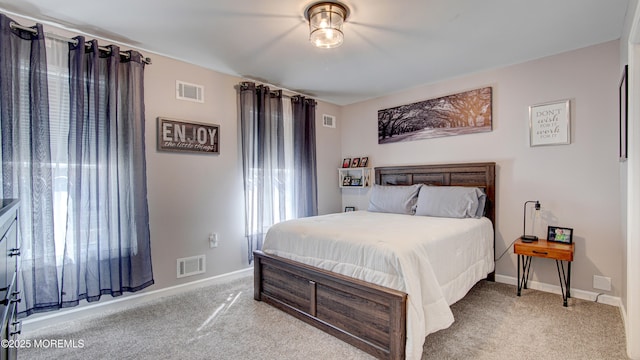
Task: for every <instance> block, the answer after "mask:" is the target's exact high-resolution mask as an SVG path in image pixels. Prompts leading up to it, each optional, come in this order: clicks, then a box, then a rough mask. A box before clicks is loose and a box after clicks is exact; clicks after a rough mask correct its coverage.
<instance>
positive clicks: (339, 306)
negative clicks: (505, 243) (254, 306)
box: [254, 163, 495, 359]
mask: <svg viewBox="0 0 640 360" xmlns="http://www.w3.org/2000/svg"><path fill="white" fill-rule="evenodd" d="M375 179H376V184H378V185H414V184H427V185H440V186H465V187H477V188H480V189H482V191H483V192H484V193H485V194H486V204H485V207H484V209H485V212H484V217H483V218H482V219H473V220H471V219H470V221H467V222H465V224H469V227H475V226H476V224H479V225H478V227H480V228H485V229H486V227H487V224H488V226H489V227H490V232H487V231H486V230H484V233H483V234H484V235H483V236H485V237H487V236H490V237H491V239H490V240H488V241H490V255H485V259H486V258H487V257H490V261H491V264H490V267H489V266H488V265H486V264H484V265H481V266H479V267H478V265H477V264H476V265H473V264H472V265H469V269H472V268H473V271H466V272H471V273H472V275H471V276H466V275H465V276H461V278H462V279H457V278H456V275H455V274H454V275H453V278H452V279H453V280H452V281H451V283H450V284H449V283H448V285H450V286H449V287H448V289H441V288H440V286H439V284H436V285H437V286H435V285H434V284H433V283H439V281H440V278H439V277H440V276H441V275H439V274H438V273H446V272H447V271H449V270H441V269H440V268H441V267H442V265H438V264H434V266H431V262H433V263H446V262H447V261H446V260H448V259H447V257H446V256H442V255H437V256H435V255H433V256H435V259H433V258H432V259H430V260H431V261H429V262H428V264H427V265H428V266H425V265H417V268H418V270H417V273H416V274H414V275H410V274H412V273H411V272H410V270H409V265H407V264H411V266H413V265H412V264H413V260H412V259H414V257H413V256H412V255H407V254H409V253H410V252H402V251H400V252H399V253H400V255H399V256H397V257H396V258H392V259H391V260H388V261H387V260H385V261H378V260H377V259H378V255H379V254H378V253H375V254H374V255H371V254H369V253H367V254H368V255H367V256H364V255H361V256H360V258H364V259H365V260H364V261H365V262H369V263H373V264H372V269H373V270H364V271H359V270H360V269H358V270H357V271H355V272H354V271H353V269H351V270H344V269H341V268H340V267H341V265H340V262H341V261H342V260H332V259H331V258H330V257H331V256H332V255H331V251H330V250H322V248H321V247H319V246H320V245H318V244H316V243H314V242H309V244H313V245H309V246H311V247H312V248H313V251H312V254H313V256H306V255H303V256H296V255H295V251H294V250H291V251H290V250H288V249H287V248H282V249H281V248H279V247H278V246H280V245H275V247H274V248H265V251H264V252H263V251H256V252H255V264H254V282H255V283H254V298H255V299H256V300H259V301H264V302H266V303H268V304H270V305H272V306H274V307H276V308H278V309H281V310H283V311H285V312H287V313H289V314H291V315H293V316H295V317H297V318H299V319H301V320H303V321H305V322H307V323H309V324H311V325H313V326H316V327H318V328H319V329H321V330H323V331H325V332H327V333H329V334H331V335H333V336H336V337H338V338H340V339H342V340H343V341H345V342H347V343H350V344H352V345H354V346H356V347H358V348H360V349H361V350H363V351H365V352H367V353H370V354H372V355H373V356H375V357H378V358H382V359H403V358H405V357H407V358H412V359H415V358H420V356H421V354H422V351H421V349H422V345H423V343H424V336H425V335H426V334H428V333H430V332H433V331H437V330H439V329H441V328H445V327H448V326H449V325H450V323H451V322H452V321H453V317H452V315H448V314H446V311H445V310H443V309H444V308H443V306H445V307H446V308H447V309H448V305H450V304H451V303H452V302H455V301H457V300H458V299H459V298H461V297H462V296H464V294H465V293H466V291H468V289H469V288H470V287H471V286H472V285H473V284H474V283H475V282H476V281H478V280H479V279H480V278H484V277H487V278H489V280H493V256H494V250H493V249H494V239H493V237H494V232H493V230H494V225H493V224H494V223H495V218H494V214H495V210H494V204H495V164H494V163H472V164H441V165H425V166H399V167H381V168H376V169H375ZM379 216H381V215H380V214H375V213H372V214H367V213H366V212H360V211H358V212H354V213H351V214H349V213H347V214H335V215H325V216H320V217H316V218H307V219H299V220H295V221H292V222H287V223H286V224H284V225H282V226H274V228H275V229H274V228H272V230H273V232H272V230H270V234H269V235H268V237H267V241H265V245H267V244H268V243H273V244H278V243H284V244H286V243H287V242H289V243H291V244H294V245H295V244H296V241H295V240H296V239H295V237H296V236H298V237H300V236H299V235H291V234H290V233H289V231H290V228H296V227H303V228H304V229H308V226H311V227H314V226H315V227H316V228H317V229H319V230H318V232H322V231H321V230H320V229H323V228H324V229H325V230H326V231H325V232H328V234H324V235H323V237H326V236H329V237H331V236H334V237H336V238H339V237H340V236H339V235H338V234H343V233H344V232H346V231H347V230H344V231H343V230H342V229H343V227H346V228H349V227H350V226H351V227H355V232H356V233H358V232H360V233H363V234H362V236H361V237H360V239H359V240H354V241H356V242H361V243H366V242H367V241H371V242H375V243H380V242H384V239H386V238H393V237H394V236H395V237H396V238H397V241H400V240H402V244H405V241H406V242H407V243H411V242H412V241H411V240H410V239H411V238H412V237H413V235H412V233H411V232H409V233H403V234H402V235H401V236H397V234H398V230H397V228H398V226H394V227H395V228H396V230H394V231H395V233H394V232H391V233H389V232H386V231H389V230H385V229H384V228H383V227H382V225H381V224H384V223H393V224H395V218H394V217H393V216H391V217H388V216H387V217H385V218H384V219H383V218H380V217H379ZM385 216H386V215H385ZM402 216H404V217H405V218H407V219H406V220H409V222H410V223H409V224H406V225H405V224H403V225H401V226H400V227H402V228H403V229H404V228H406V229H407V230H408V229H409V228H410V227H412V226H416V227H417V228H420V226H423V225H422V223H417V222H418V221H423V219H417V218H418V217H417V216H406V215H396V217H398V218H399V217H402ZM409 218H411V219H409ZM423 218H424V217H423ZM389 219H392V220H389ZM425 220H426V219H425ZM428 221H435V222H436V225H433V226H434V228H435V227H436V226H437V224H439V223H441V222H446V221H448V220H446V219H431V220H428ZM414 222H415V224H413V223H414ZM483 223H484V224H483ZM350 224H352V225H350ZM358 224H360V225H362V224H365V225H363V226H364V227H371V228H372V229H373V230H374V233H373V234H370V235H367V234H366V233H364V231H363V230H362V228H358V227H357V226H360V225H358ZM426 226H429V227H431V226H432V225H426ZM465 226H467V225H465ZM457 227H459V226H457ZM305 231H307V230H303V234H304V232H305ZM315 231H316V230H314V232H313V233H309V234H311V235H310V236H309V235H308V234H307V235H302V236H301V237H303V238H305V240H310V239H309V238H313V237H314V236H315V235H313V234H315ZM332 231H333V232H334V233H333V235H332ZM318 236H319V237H320V235H318ZM438 236H448V235H447V231H446V230H445V231H444V235H438ZM270 237H271V239H275V240H272V241H268V240H269V238H270ZM288 237H292V238H288ZM368 238H371V239H369V240H368ZM374 238H375V239H374ZM462 238H464V236H462ZM292 239H293V240H292ZM376 239H377V240H376ZM311 240H313V239H311ZM337 240H338V239H336V241H337ZM436 240H437V239H436ZM455 241H456V242H457V241H464V239H461V240H457V239H456V240H455ZM300 243H301V242H300V241H299V240H298V241H297V244H300ZM441 243H442V242H441ZM444 243H446V244H451V243H454V241H449V240H447V241H445V242H444ZM389 244H390V243H389ZM389 244H386V245H385V244H383V246H378V250H377V251H378V252H381V253H384V252H386V251H387V250H388V248H389V247H390V246H389ZM404 246H405V245H400V244H399V243H398V242H396V243H393V246H392V247H394V248H403V247H404ZM407 246H409V245H407ZM429 246H431V245H429ZM352 247H354V246H352ZM426 247H427V246H426V245H425V249H422V248H420V249H419V250H416V251H413V252H415V253H424V254H427V253H429V252H431V251H432V250H434V249H435V250H436V251H438V250H437V248H432V249H426ZM466 247H467V246H466V245H465V246H459V247H458V249H457V250H446V251H460V250H461V249H462V250H464V249H466ZM354 248H355V251H356V253H358V251H361V249H360V248H359V247H358V246H355V247H354ZM440 251H445V250H440ZM486 251H487V250H485V253H486ZM323 253H326V254H327V256H328V258H326V259H324V258H322V256H325V255H322V254H323ZM334 253H335V251H334ZM316 254H318V257H316V256H315V255H316ZM456 254H457V255H456V261H449V262H450V263H458V262H459V259H458V258H460V257H463V258H464V257H466V256H465V255H462V256H460V254H458V253H456ZM335 256H342V254H338V255H335ZM382 256H383V254H380V259H382ZM425 257H427V256H425ZM312 258H314V259H312ZM354 258H358V256H354ZM367 259H368V260H367ZM372 259H373V260H375V261H369V260H372ZM474 261H475V260H474ZM380 262H382V263H387V264H386V265H385V266H390V267H391V268H396V269H399V270H398V271H399V272H403V273H404V275H403V276H404V277H403V278H402V279H401V280H399V281H395V280H394V279H391V280H389V279H388V278H386V277H380V276H378V275H379V273H380V272H379V271H377V269H376V268H375V267H376V266H377V265H376V263H380ZM486 262H487V261H484V263H486ZM389 264H390V265H389ZM420 266H422V267H420ZM476 267H477V268H476ZM358 271H359V272H358ZM385 271H386V270H385ZM344 274H350V275H352V276H347V275H344ZM354 274H355V275H354ZM434 274H435V275H434ZM385 276H386V275H385ZM409 278H414V279H418V280H417V282H416V281H414V280H408V279H409ZM434 279H435V280H434ZM434 286H435V287H434ZM440 292H442V293H443V294H440ZM434 294H437V296H436V295H434ZM429 298H431V299H430V300H429V301H427V302H423V300H424V299H429ZM443 302H446V304H443ZM426 304H433V306H434V307H436V308H439V309H440V310H441V312H433V311H430V310H429V308H430V306H431V305H428V306H427V305H426ZM420 305H422V306H420ZM441 314H442V315H441ZM416 329H417V330H416Z"/></svg>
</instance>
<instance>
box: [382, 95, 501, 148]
mask: <svg viewBox="0 0 640 360" xmlns="http://www.w3.org/2000/svg"><path fill="white" fill-rule="evenodd" d="M491 101H492V88H491V87H485V88H481V89H475V90H470V91H465V92H461V93H458V94H453V95H448V96H443V97H439V98H436V99H430V100H425V101H420V102H416V103H413V104H409V105H401V106H397V107H394V108H389V109H383V110H378V144H386V143H392V142H398V141H413V140H422V139H429V138H434V137H442V136H452V135H462V134H472V133H479V132H487V131H491V129H492V121H491V120H492V119H491V116H492V115H491Z"/></svg>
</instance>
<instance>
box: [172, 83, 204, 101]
mask: <svg viewBox="0 0 640 360" xmlns="http://www.w3.org/2000/svg"><path fill="white" fill-rule="evenodd" d="M176 99H178V100H187V101H195V102H199V103H204V86H203V85H196V84H190V83H187V82H184V81H180V80H176Z"/></svg>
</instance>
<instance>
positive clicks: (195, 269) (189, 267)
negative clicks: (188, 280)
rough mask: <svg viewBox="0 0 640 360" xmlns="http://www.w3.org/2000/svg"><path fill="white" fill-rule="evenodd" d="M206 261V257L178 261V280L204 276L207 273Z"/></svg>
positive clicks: (193, 257)
mask: <svg viewBox="0 0 640 360" xmlns="http://www.w3.org/2000/svg"><path fill="white" fill-rule="evenodd" d="M204 260H205V256H204V255H198V256H192V257H188V258H182V259H178V264H177V270H178V278H182V277H185V276H191V275H197V274H203V273H204V272H205V266H204Z"/></svg>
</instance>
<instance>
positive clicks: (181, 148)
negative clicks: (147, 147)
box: [157, 117, 220, 154]
mask: <svg viewBox="0 0 640 360" xmlns="http://www.w3.org/2000/svg"><path fill="white" fill-rule="evenodd" d="M157 131H158V150H162V151H176V152H190V153H203V154H219V153H220V126H219V125H215V124H203V123H195V122H185V121H180V120H175V119H168V118H163V117H159V118H158V130H157Z"/></svg>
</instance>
